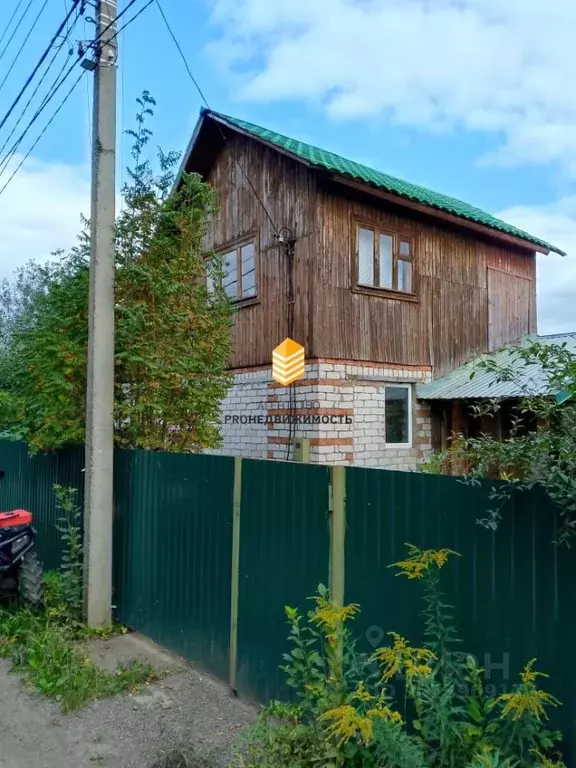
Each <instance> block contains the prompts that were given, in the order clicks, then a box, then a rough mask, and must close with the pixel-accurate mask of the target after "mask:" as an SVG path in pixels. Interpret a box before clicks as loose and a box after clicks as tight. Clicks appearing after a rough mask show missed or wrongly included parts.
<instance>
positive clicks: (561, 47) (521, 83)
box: [212, 0, 576, 175]
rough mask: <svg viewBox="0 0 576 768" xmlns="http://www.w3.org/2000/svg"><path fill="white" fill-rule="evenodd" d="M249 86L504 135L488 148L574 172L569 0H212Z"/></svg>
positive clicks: (260, 94)
mask: <svg viewBox="0 0 576 768" xmlns="http://www.w3.org/2000/svg"><path fill="white" fill-rule="evenodd" d="M212 8H213V21H214V24H215V25H216V28H217V29H218V30H219V40H218V43H217V45H216V46H212V49H214V47H216V48H217V51H218V57H219V61H220V62H223V61H226V62H227V63H228V64H229V65H230V66H231V67H234V66H235V65H236V70H237V71H240V72H242V73H243V75H242V76H241V77H240V78H239V80H236V81H235V82H236V83H239V93H240V95H241V96H242V97H244V98H247V99H254V100H266V101H271V100H275V99H278V100H280V99H290V98H294V99H307V100H310V101H311V102H314V103H318V102H321V103H323V104H324V106H325V108H326V110H327V111H328V112H329V113H330V114H332V115H334V116H337V117H342V118H353V117H361V118H367V117H373V116H378V115H384V116H385V117H387V118H388V119H390V120H392V121H395V122H397V123H400V124H405V125H412V126H418V127H424V128H430V127H434V128H454V127H462V128H465V129H468V130H479V131H490V132H494V133H495V134H497V135H498V136H500V137H502V144H501V147H500V148H499V150H498V151H496V152H494V153H493V154H492V155H491V156H490V157H489V158H487V159H488V161H491V162H494V161H495V162H499V163H504V164H517V163H535V164H542V163H550V162H561V163H562V166H563V168H564V169H565V170H567V171H568V172H571V173H572V174H573V175H576V138H575V137H576V88H575V87H574V83H575V82H576V46H574V42H573V37H574V29H576V2H574V0H552V1H551V2H542V0H274V2H270V0H214V2H213V3H212Z"/></svg>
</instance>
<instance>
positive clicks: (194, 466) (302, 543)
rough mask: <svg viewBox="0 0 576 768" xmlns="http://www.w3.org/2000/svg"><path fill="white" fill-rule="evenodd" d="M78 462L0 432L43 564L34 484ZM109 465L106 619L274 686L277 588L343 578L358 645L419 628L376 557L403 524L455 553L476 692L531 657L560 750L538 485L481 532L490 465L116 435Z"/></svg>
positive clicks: (282, 637) (457, 605)
mask: <svg viewBox="0 0 576 768" xmlns="http://www.w3.org/2000/svg"><path fill="white" fill-rule="evenodd" d="M82 465H83V454H82V452H81V451H80V450H77V451H70V452H66V453H62V454H58V455H53V456H47V457H46V456H38V457H35V458H33V459H30V458H29V457H28V456H27V453H26V447H25V446H23V445H19V444H14V443H0V468H2V469H5V471H6V478H5V481H4V484H3V486H2V499H3V501H2V506H3V507H4V508H8V507H14V506H23V507H29V508H31V509H32V511H34V513H35V515H36V521H37V525H38V528H39V530H40V542H39V547H40V552H41V555H42V556H43V558H44V559H45V560H46V562H47V563H48V564H49V565H51V566H52V565H54V564H56V561H57V556H58V551H59V542H58V537H57V534H56V533H55V531H54V527H53V524H54V521H55V518H56V514H55V508H54V499H53V496H52V491H51V488H52V485H53V483H54V482H59V483H60V484H62V485H73V486H76V487H79V486H81V483H82V478H83V475H82V471H81V469H82ZM115 473H116V474H115V555H114V571H115V574H114V575H115V590H114V601H115V605H116V613H117V616H118V618H119V620H120V621H122V622H124V623H126V624H128V625H129V626H131V627H132V628H134V629H138V630H140V631H142V632H144V633H146V634H148V635H149V636H150V637H152V638H153V639H155V640H157V641H158V642H160V643H162V644H164V645H165V646H167V647H168V648H170V649H172V650H174V651H176V652H178V653H181V654H183V655H184V656H186V657H187V658H188V659H190V660H191V661H193V662H196V663H198V664H200V665H202V666H204V667H206V668H207V669H209V670H210V671H212V672H214V673H215V674H216V675H218V676H219V677H221V678H223V679H226V680H229V681H230V684H231V685H233V687H234V688H235V689H237V690H238V691H239V692H240V693H242V694H244V695H247V696H251V697H254V698H257V699H259V700H262V701H266V700H269V699H271V698H282V697H285V696H286V695H287V690H286V687H285V684H284V680H283V675H282V673H281V672H280V671H279V669H278V665H279V664H280V663H281V662H282V653H283V652H285V650H286V649H287V642H286V634H287V627H286V624H285V618H284V611H283V609H284V606H285V605H286V604H291V605H296V606H298V607H300V608H302V609H305V608H306V607H307V606H309V603H307V598H308V597H309V596H310V595H312V594H313V592H314V590H315V588H316V586H317V585H318V583H319V582H324V583H326V584H328V583H330V581H331V582H332V584H333V585H334V586H335V587H338V588H339V589H341V587H342V584H344V594H345V599H346V600H347V601H351V602H357V603H359V604H360V605H361V607H362V613H361V614H360V616H359V617H358V618H357V620H356V622H355V625H354V628H355V630H356V633H357V635H358V637H359V638H360V643H361V645H362V646H363V647H364V648H365V649H366V650H370V649H371V648H373V647H374V646H376V645H378V644H381V643H385V642H386V633H387V632H389V631H392V630H394V631H398V632H400V633H401V634H403V635H405V636H407V637H408V638H409V639H410V640H411V642H413V643H418V642H421V639H422V618H421V610H422V603H421V599H420V598H421V595H420V589H421V587H420V585H419V583H418V582H408V581H407V580H406V579H403V578H398V577H396V576H395V575H394V570H393V569H390V568H389V567H388V566H389V565H390V564H391V563H392V562H394V561H395V560H398V559H401V558H402V557H403V555H404V554H405V543H406V542H410V543H412V544H416V545H418V546H420V547H423V548H428V547H448V548H451V549H454V550H456V551H457V552H459V553H460V554H461V557H459V558H454V559H453V561H452V562H451V563H450V564H449V565H448V566H447V567H446V569H445V571H444V572H443V578H444V583H445V586H446V592H447V596H448V602H450V603H451V604H453V605H454V616H455V620H456V623H457V625H458V628H459V632H460V636H461V638H462V640H463V643H462V649H463V650H466V651H468V652H469V653H472V654H474V655H475V656H476V657H477V658H478V661H479V663H480V665H481V666H482V667H484V668H485V669H486V673H485V674H486V679H485V684H486V686H492V687H491V688H488V690H489V691H490V692H491V693H493V694H498V693H500V692H503V691H504V690H506V689H508V690H509V689H510V686H511V685H512V684H513V683H514V681H515V680H516V679H517V673H518V671H519V670H520V669H521V667H522V666H523V665H524V663H525V662H526V661H528V660H529V659H531V658H533V657H537V659H538V662H537V668H538V669H539V670H541V671H544V672H546V673H547V674H549V675H550V678H549V680H547V681H546V687H547V688H548V689H549V690H550V691H551V692H552V693H553V694H554V695H556V696H557V697H558V698H559V699H560V700H561V701H563V703H564V706H563V707H562V708H561V709H559V710H557V711H556V712H554V713H553V723H554V725H556V726H558V727H560V728H561V729H562V731H563V733H564V735H565V739H566V744H565V751H566V754H567V757H568V762H567V764H568V765H570V764H571V762H570V761H571V760H573V761H576V670H575V669H574V665H572V664H571V662H570V659H571V657H572V654H571V645H572V634H573V631H574V628H575V624H576V620H575V618H574V617H576V591H575V590H574V588H573V583H574V579H575V576H576V549H574V548H573V549H567V548H559V547H557V546H556V545H554V544H553V541H554V539H555V538H556V524H557V511H556V510H555V509H554V508H553V507H552V505H551V504H550V502H549V500H548V499H547V498H546V497H545V496H544V494H541V493H539V492H537V491H533V492H530V493H522V494H518V495H517V496H515V497H514V499H513V500H512V501H511V502H509V504H508V507H507V508H505V509H504V510H503V515H502V521H501V523H500V525H499V528H498V530H497V531H496V532H492V531H489V530H487V529H486V528H484V527H482V526H480V525H478V524H477V520H478V519H479V518H483V517H485V516H486V514H487V511H488V510H489V509H490V507H491V506H492V503H493V502H492V501H491V499H490V493H491V490H492V487H493V483H491V482H484V483H480V484H478V485H469V484H465V483H463V482H461V481H460V480H458V479H457V478H452V477H436V476H430V475H423V474H416V473H404V472H390V471H384V470H373V469H361V468H347V469H345V470H344V468H339V469H338V470H336V469H332V470H331V469H330V468H328V467H325V466H314V465H301V464H296V463H282V462H268V461H255V460H242V461H240V460H236V461H235V460H234V459H232V458H228V457H215V456H197V455H192V456H191V455H174V454H166V453H156V452H147V451H117V454H116V465H115ZM335 473H336V474H335ZM336 477H338V484H337V483H336ZM331 478H332V480H333V482H334V485H333V488H334V491H335V492H334V493H330V491H329V486H330V482H331ZM341 486H345V499H344V493H342V494H340V493H339V491H338V488H340V487H341ZM344 516H345V517H344ZM331 521H332V524H330V523H331ZM330 532H332V533H331V534H330ZM331 552H332V556H331V555H330V553H331ZM338 553H340V554H338ZM330 560H331V562H330V565H329V561H330ZM233 564H234V567H233ZM236 565H237V567H236Z"/></svg>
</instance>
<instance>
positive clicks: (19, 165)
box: [0, 0, 154, 196]
mask: <svg viewBox="0 0 576 768" xmlns="http://www.w3.org/2000/svg"><path fill="white" fill-rule="evenodd" d="M135 2H136V0H132V1H131V2H130V3H129V4H128V5H127V6H126V8H125V9H124V11H123V12H122V13H121V14H118V16H117V18H119V17H120V16H121V15H124V13H126V11H127V10H128V8H129V7H130V6H131V5H134V3H135ZM153 2H154V0H148V2H147V3H146V5H144V6H143V7H142V8H141V9H140V10H139V11H138V13H135V14H134V16H132V17H131V18H130V19H128V21H126V23H125V24H124V25H123V26H122V27H120V29H118V30H117V32H116V33H115V34H114V35H113V36H112V37H111V38H110V40H114V39H115V38H116V37H117V36H118V34H119V33H120V32H122V30H124V29H126V27H127V26H129V25H130V24H132V22H133V21H135V20H136V19H137V18H138V16H140V15H141V14H142V13H143V12H144V11H145V10H146V8H148V7H149V6H150V5H152V3H153ZM113 23H114V22H112V23H111V24H109V25H108V26H107V27H105V28H104V29H103V30H102V32H101V33H100V34H99V36H98V37H97V38H96V39H95V40H94V41H93V42H92V43H91V44H90V46H89V47H92V46H94V45H96V44H97V43H98V42H99V41H100V40H101V39H102V37H103V36H104V34H105V33H106V31H107V30H108V29H109V28H110V27H111V26H112V24H113ZM70 71H71V70H69V71H68V73H67V74H66V75H65V78H64V79H62V80H61V81H60V83H59V84H58V88H59V87H60V86H61V85H62V83H63V82H64V80H65V79H66V77H67V76H68V74H69V73H70ZM84 74H85V70H82V72H81V73H80V75H79V77H78V78H77V79H76V80H75V82H74V84H73V85H72V87H71V88H70V90H69V91H68V93H67V94H66V96H65V97H64V99H63V100H62V101H61V102H60V104H59V105H58V107H57V108H56V111H55V112H54V113H53V114H52V117H51V118H50V119H49V120H48V122H47V123H46V125H45V126H44V128H43V129H42V131H41V132H40V134H39V135H38V137H37V138H36V140H35V141H34V143H33V144H32V146H31V147H30V149H29V150H28V152H27V153H26V154H25V155H24V157H23V158H22V160H21V161H20V162H19V163H18V165H17V166H16V168H15V169H14V171H13V172H12V174H11V175H10V177H9V178H8V180H7V181H6V183H5V184H4V186H3V187H2V188H1V189H0V196H1V195H2V193H3V192H4V190H5V189H6V187H7V186H8V185H9V184H10V182H11V181H12V179H13V178H14V177H15V176H16V174H17V173H18V171H19V170H20V168H21V167H22V166H23V165H24V163H25V162H26V160H27V159H28V158H29V157H30V155H31V154H32V152H33V151H34V149H35V148H36V146H37V144H38V142H39V141H40V139H41V138H42V137H43V136H44V134H45V133H46V131H47V130H48V128H49V127H50V126H51V125H52V123H53V122H54V119H55V118H56V116H57V115H58V113H59V112H60V111H61V110H62V108H63V107H64V105H65V104H66V102H67V101H68V99H69V98H70V96H71V95H72V93H73V92H74V90H75V88H76V86H77V85H78V83H79V82H80V80H81V79H82V76H83V75H84ZM56 90H57V88H55V89H53V90H52V91H51V92H50V93H49V94H48V96H47V97H45V99H44V102H43V103H42V105H41V109H44V108H45V107H46V106H48V104H49V103H50V101H51V100H52V99H53V98H54V95H55V93H56ZM38 114H39V113H38V111H37V113H36V115H35V118H36V117H37V116H38ZM35 118H33V120H34V119H35ZM32 122H33V121H32ZM27 130H28V129H27ZM12 156H13V154H12ZM3 162H4V161H3ZM5 169H6V166H5V167H4V169H3V170H5ZM3 170H2V171H0V175H1V174H2V172H3Z"/></svg>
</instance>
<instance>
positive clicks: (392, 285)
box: [356, 223, 415, 296]
mask: <svg viewBox="0 0 576 768" xmlns="http://www.w3.org/2000/svg"><path fill="white" fill-rule="evenodd" d="M356 284H357V286H358V287H359V288H369V289H373V290H374V289H376V290H381V291H383V292H384V291H385V292H393V293H398V294H407V295H411V296H414V294H415V275H414V243H413V240H412V239H411V238H410V237H406V236H405V235H400V234H398V233H394V232H387V231H385V230H383V229H379V228H377V227H371V226H369V225H367V224H361V223H357V224H356Z"/></svg>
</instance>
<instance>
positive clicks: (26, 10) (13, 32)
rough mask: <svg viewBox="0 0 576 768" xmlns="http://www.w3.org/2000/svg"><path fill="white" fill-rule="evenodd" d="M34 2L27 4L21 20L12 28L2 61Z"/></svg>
mask: <svg viewBox="0 0 576 768" xmlns="http://www.w3.org/2000/svg"><path fill="white" fill-rule="evenodd" d="M33 2H34V0H29V3H28V5H27V6H26V8H24V12H23V13H22V16H20V21H19V22H18V23H17V24H16V26H15V27H14V29H13V30H12V34H11V35H10V37H9V38H8V40H7V41H6V45H5V46H4V48H3V49H2V51H1V52H0V61H2V59H3V58H4V54H5V53H6V51H7V50H8V48H9V47H10V43H11V42H12V40H14V37H15V35H16V32H18V30H19V29H20V25H21V24H22V22H23V21H24V19H25V18H26V14H27V13H28V11H29V10H30V6H31V5H32V3H33ZM18 7H20V6H18Z"/></svg>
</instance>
